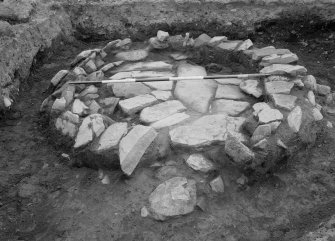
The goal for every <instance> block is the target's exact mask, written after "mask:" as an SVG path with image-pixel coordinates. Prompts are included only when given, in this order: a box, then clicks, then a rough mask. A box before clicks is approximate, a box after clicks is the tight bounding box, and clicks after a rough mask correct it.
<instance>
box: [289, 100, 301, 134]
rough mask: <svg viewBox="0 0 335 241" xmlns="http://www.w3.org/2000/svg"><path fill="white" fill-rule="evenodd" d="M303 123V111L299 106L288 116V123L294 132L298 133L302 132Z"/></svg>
mask: <svg viewBox="0 0 335 241" xmlns="http://www.w3.org/2000/svg"><path fill="white" fill-rule="evenodd" d="M301 121H302V110H301V107H300V106H297V107H295V108H294V109H293V110H292V111H291V112H290V114H289V115H288V116H287V122H288V125H289V127H290V128H291V129H292V131H293V132H295V133H297V132H299V130H300V126H301Z"/></svg>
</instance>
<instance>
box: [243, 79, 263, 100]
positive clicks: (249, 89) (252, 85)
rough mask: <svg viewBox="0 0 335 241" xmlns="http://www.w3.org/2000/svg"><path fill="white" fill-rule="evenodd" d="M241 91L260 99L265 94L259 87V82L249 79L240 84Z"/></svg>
mask: <svg viewBox="0 0 335 241" xmlns="http://www.w3.org/2000/svg"><path fill="white" fill-rule="evenodd" d="M240 88H241V90H243V91H244V92H245V93H247V94H249V95H253V96H254V97H256V98H259V97H261V96H262V94H263V90H262V89H261V88H260V87H259V81H258V80H255V79H248V80H245V81H243V82H242V83H241V84H240Z"/></svg>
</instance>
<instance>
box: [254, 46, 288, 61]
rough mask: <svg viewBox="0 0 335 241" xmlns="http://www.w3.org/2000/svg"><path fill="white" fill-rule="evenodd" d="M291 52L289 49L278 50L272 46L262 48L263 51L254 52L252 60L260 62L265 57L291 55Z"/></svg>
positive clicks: (256, 50)
mask: <svg viewBox="0 0 335 241" xmlns="http://www.w3.org/2000/svg"><path fill="white" fill-rule="evenodd" d="M290 53H291V51H290V50H288V49H276V48H274V47H272V46H269V47H265V48H261V49H255V50H252V59H253V60H260V59H262V58H263V57H265V56H269V55H273V54H276V55H284V54H290Z"/></svg>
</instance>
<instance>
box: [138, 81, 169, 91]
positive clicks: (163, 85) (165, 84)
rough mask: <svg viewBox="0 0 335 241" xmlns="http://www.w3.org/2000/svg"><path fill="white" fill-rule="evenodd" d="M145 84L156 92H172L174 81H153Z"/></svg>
mask: <svg viewBox="0 0 335 241" xmlns="http://www.w3.org/2000/svg"><path fill="white" fill-rule="evenodd" d="M144 84H145V85H147V86H149V87H150V88H152V89H156V90H172V87H173V81H152V82H145V83H144Z"/></svg>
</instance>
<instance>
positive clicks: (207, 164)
mask: <svg viewBox="0 0 335 241" xmlns="http://www.w3.org/2000/svg"><path fill="white" fill-rule="evenodd" d="M186 163H187V165H188V166H189V167H191V168H192V169H193V170H196V171H200V172H205V173H206V172H209V171H212V170H213V169H214V165H213V163H212V162H211V161H210V160H208V159H207V158H206V157H204V155H202V154H192V155H190V156H189V158H187V160H186Z"/></svg>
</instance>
